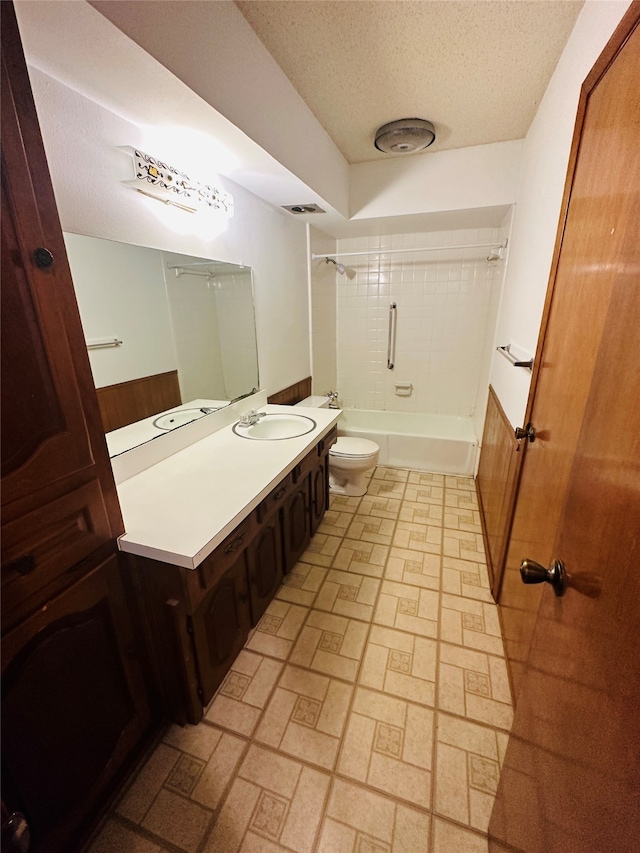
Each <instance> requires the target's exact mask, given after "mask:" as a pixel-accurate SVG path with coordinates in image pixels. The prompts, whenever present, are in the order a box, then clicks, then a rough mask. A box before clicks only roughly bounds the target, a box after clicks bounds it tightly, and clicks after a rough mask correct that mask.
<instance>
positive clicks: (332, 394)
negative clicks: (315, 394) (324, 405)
mask: <svg viewBox="0 0 640 853" xmlns="http://www.w3.org/2000/svg"><path fill="white" fill-rule="evenodd" d="M327 397H328V398H329V408H330V409H339V408H340V406H338V392H337V391H329V392H328V393H327Z"/></svg>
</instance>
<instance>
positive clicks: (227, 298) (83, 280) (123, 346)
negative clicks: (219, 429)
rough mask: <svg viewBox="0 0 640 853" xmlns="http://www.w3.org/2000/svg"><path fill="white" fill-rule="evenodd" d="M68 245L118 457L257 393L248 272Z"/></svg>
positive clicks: (151, 253) (83, 242)
mask: <svg viewBox="0 0 640 853" xmlns="http://www.w3.org/2000/svg"><path fill="white" fill-rule="evenodd" d="M64 236H65V243H66V247H67V253H68V257H69V265H70V267H71V274H72V277H73V283H74V287H75V290H76V296H77V300H78V306H79V309H80V316H81V319H82V326H83V329H84V334H85V338H86V341H87V346H88V349H89V358H90V361H91V369H92V371H93V379H94V383H95V386H96V389H97V392H98V400H99V403H100V411H101V414H102V420H103V424H104V429H105V432H106V433H107V444H108V445H109V452H110V455H111V456H114V455H116V454H118V453H122V452H123V451H125V450H129V449H131V447H135V446H136V445H138V444H141V443H143V442H145V441H148V440H150V439H152V438H156V437H158V436H160V435H166V433H167V431H168V430H171V429H173V428H175V427H177V426H181V425H183V424H185V423H188V422H189V421H191V420H194V419H196V418H200V417H203V416H204V415H206V414H209V413H210V412H211V411H215V410H217V409H219V408H222V407H224V406H227V405H229V403H230V402H231V401H233V400H236V399H238V398H239V397H242V396H244V395H246V394H250V393H252V392H254V391H256V390H257V389H258V387H259V379H258V354H257V346H256V332H255V316H254V306H253V287H252V278H251V270H250V269H249V268H248V267H241V266H237V265H235V264H229V263H223V262H221V261H214V260H210V259H207V258H196V257H191V256H186V255H179V254H175V253H172V252H164V251H160V250H158V249H149V248H145V247H143V246H134V245H130V244H128V243H116V242H113V241H110V240H101V239H98V238H95V237H84V236H81V235H78V234H65V235H64ZM176 409H179V410H180V415H175V416H169V417H166V416H165V413H167V412H169V413H171V412H173V411H174V410H176ZM186 410H188V411H186ZM159 415H163V417H162V418H160V417H158V416H159ZM154 421H157V423H154Z"/></svg>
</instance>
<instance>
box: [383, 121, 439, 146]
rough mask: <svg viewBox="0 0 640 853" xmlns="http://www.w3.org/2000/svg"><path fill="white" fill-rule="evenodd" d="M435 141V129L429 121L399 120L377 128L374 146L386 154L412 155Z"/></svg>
mask: <svg viewBox="0 0 640 853" xmlns="http://www.w3.org/2000/svg"><path fill="white" fill-rule="evenodd" d="M435 139H436V129H435V127H434V126H433V125H432V124H431V122H430V121H426V120H425V119H423V118H401V119H398V120H397V121H390V122H389V123H388V124H383V125H382V127H379V128H378V130H377V131H376V139H375V146H376V148H377V149H378V151H384V152H385V153H386V154H412V153H413V152H414V151H422V150H423V149H424V148H428V147H429V146H430V145H431V144H432V143H433V142H435Z"/></svg>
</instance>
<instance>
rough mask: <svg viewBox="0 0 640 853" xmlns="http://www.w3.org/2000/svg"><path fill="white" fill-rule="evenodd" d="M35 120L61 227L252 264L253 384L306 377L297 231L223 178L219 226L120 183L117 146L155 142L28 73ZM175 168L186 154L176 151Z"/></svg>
mask: <svg viewBox="0 0 640 853" xmlns="http://www.w3.org/2000/svg"><path fill="white" fill-rule="evenodd" d="M29 73H30V76H31V81H32V85H33V89H34V97H35V101H36V108H37V110H38V117H39V120H40V125H41V129H42V135H43V139H44V145H45V150H46V153H47V159H48V162H49V168H50V170H51V176H52V180H53V186H54V191H55V195H56V201H57V203H58V209H59V212H60V218H61V222H62V227H63V229H64V230H65V231H69V232H72V233H76V234H87V235H91V236H97V237H103V238H105V239H109V240H116V241H120V242H125V243H133V244H137V245H142V246H149V247H152V248H158V249H165V250H168V251H174V252H181V253H183V254H187V255H195V256H198V257H205V258H215V259H217V260H223V261H229V262H231V263H236V264H245V265H247V266H250V267H252V269H253V277H254V289H255V301H256V331H257V338H258V352H259V361H260V385H261V387H262V388H265V389H266V390H267V391H268V392H269V393H272V392H275V391H277V390H279V389H280V388H283V387H286V386H287V385H290V384H292V383H294V382H296V381H298V380H299V379H302V378H303V377H304V376H308V375H309V373H310V358H309V346H308V340H309V310H308V293H307V250H306V229H305V226H304V224H303V223H301V222H299V221H296V220H295V219H294V218H293V217H291V216H289V215H288V214H285V213H281V212H279V211H277V210H275V209H274V208H273V207H271V206H270V205H268V204H266V203H265V202H263V201H261V200H260V199H258V198H256V197H255V196H254V195H252V194H251V193H249V192H247V191H246V190H244V189H242V188H240V187H238V186H237V185H235V184H233V183H232V182H231V181H229V180H227V179H219V180H218V178H217V176H215V175H201V174H199V175H198V177H199V178H200V179H201V180H203V181H210V182H212V183H214V184H215V183H218V184H219V185H220V186H221V187H222V188H223V189H225V190H227V191H229V192H231V193H232V194H233V197H234V203H235V216H234V217H233V218H232V219H230V220H228V222H227V221H226V220H222V219H216V217H215V215H214V216H209V217H207V216H203V215H201V214H198V215H194V214H189V213H185V212H184V211H180V210H177V209H175V208H173V209H172V208H169V207H167V206H165V205H163V204H161V203H159V202H157V201H155V200H153V199H148V198H145V197H144V196H141V195H140V194H139V193H136V192H134V191H133V190H131V189H130V188H128V187H126V186H124V184H123V181H127V180H130V179H131V178H132V177H133V166H132V160H131V158H130V157H129V156H128V155H125V154H124V153H122V151H120V150H119V148H118V147H119V146H123V145H133V146H139V147H140V148H142V149H143V150H145V151H148V152H149V153H151V154H156V155H157V156H161V154H162V138H161V137H160V138H157V137H152V136H149V133H148V131H147V130H146V129H145V128H143V127H140V126H137V125H135V124H133V123H131V122H129V121H125V120H124V119H122V118H120V117H119V116H117V115H115V114H114V113H112V112H110V111H108V110H106V109H104V108H103V107H102V106H100V105H99V104H97V103H95V102H93V101H91V100H89V99H87V98H85V97H83V96H82V95H80V94H78V93H77V92H75V91H73V90H72V89H70V88H68V87H67V86H65V85H63V84H61V83H59V82H58V81H56V80H54V79H53V78H51V77H49V76H47V75H45V74H43V73H42V72H40V71H38V70H36V69H33V68H30V69H29ZM175 165H176V166H178V167H179V166H180V165H182V166H183V168H184V170H185V171H188V170H189V151H188V150H187V149H186V148H185V151H184V162H183V163H181V164H177V163H176V164H175Z"/></svg>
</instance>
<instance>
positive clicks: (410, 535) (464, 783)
mask: <svg viewBox="0 0 640 853" xmlns="http://www.w3.org/2000/svg"><path fill="white" fill-rule="evenodd" d="M511 721H512V709H511V698H510V692H509V685H508V680H507V670H506V666H505V660H504V656H503V648H502V638H501V635H500V626H499V622H498V615H497V611H496V606H495V604H494V603H493V601H492V599H491V595H490V593H489V584H488V578H487V570H486V564H485V558H484V551H483V545H482V535H481V529H480V520H479V516H478V507H477V502H476V495H475V489H474V483H473V480H471V479H466V478H461V477H449V476H442V475H437V474H424V473H420V472H416V471H407V470H399V469H391V468H381V467H379V468H377V469H376V470H375V472H373V476H372V478H371V480H370V483H369V489H368V493H367V495H366V496H365V497H364V498H345V497H338V496H332V501H331V507H330V509H329V511H328V512H327V513H326V516H325V518H324V521H323V523H322V525H321V527H320V530H319V531H318V533H317V534H316V536H315V537H314V539H313V541H312V542H311V545H310V547H309V549H308V550H307V552H306V553H305V554H304V555H303V557H302V559H301V560H300V562H299V563H298V564H297V565H296V566H295V567H294V569H293V571H292V572H291V573H290V574H289V575H288V576H287V578H286V579H285V582H284V584H283V585H282V587H281V588H280V590H279V591H278V593H277V595H276V598H275V599H274V600H273V602H272V603H271V605H270V606H269V609H268V610H267V612H266V614H265V615H264V616H263V618H262V620H261V621H260V623H259V624H258V626H257V628H256V629H255V630H254V631H253V633H252V635H251V636H250V637H249V640H248V642H247V644H246V647H245V649H244V650H243V651H242V652H241V653H240V655H239V656H238V658H237V660H236V661H235V663H234V665H233V668H232V669H231V671H230V672H229V674H228V675H227V677H226V678H225V681H224V683H223V684H222V685H221V687H220V689H219V691H218V693H217V694H216V696H215V697H214V698H213V701H212V702H211V704H210V705H209V707H208V708H207V710H206V713H205V719H204V721H203V722H201V723H200V724H199V725H198V726H187V727H185V728H180V727H178V726H174V727H172V728H171V729H169V731H168V732H167V733H166V734H165V736H164V738H163V740H162V742H161V744H160V745H159V746H158V747H157V749H156V750H155V752H154V753H153V755H152V756H151V757H150V758H149V760H148V761H147V763H146V764H145V765H144V766H143V767H142V769H141V770H140V771H139V773H138V774H137V776H136V778H135V779H134V780H133V781H132V783H130V784H129V786H128V788H127V790H125V791H124V793H123V795H122V796H121V798H120V800H119V802H118V803H117V804H116V806H115V808H114V810H113V812H112V813H111V814H110V815H109V817H108V819H107V820H106V822H105V823H104V825H103V827H102V828H101V830H100V832H99V834H98V836H97V838H96V839H95V841H94V843H93V845H92V846H91V848H90V853H116V852H117V853H159V851H164V853H166V852H167V851H173V853H178V851H180V853H292V851H293V853H486V851H487V849H488V846H487V838H486V834H485V833H486V831H487V827H488V822H489V816H490V814H491V807H492V803H493V798H494V794H495V791H496V786H497V782H498V775H499V772H500V764H501V761H502V757H503V755H504V750H505V748H506V743H507V738H508V731H509V728H510V725H511Z"/></svg>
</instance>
